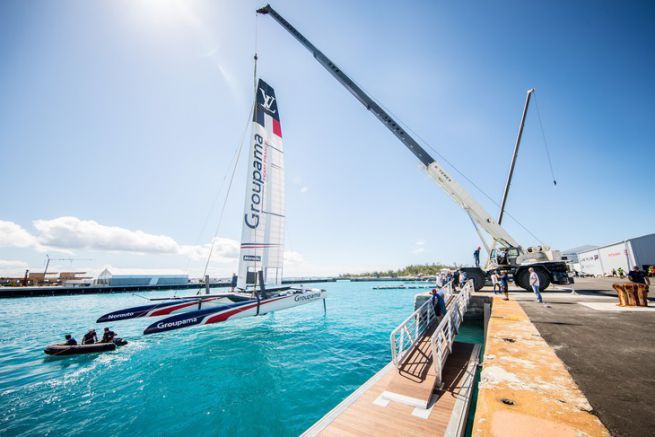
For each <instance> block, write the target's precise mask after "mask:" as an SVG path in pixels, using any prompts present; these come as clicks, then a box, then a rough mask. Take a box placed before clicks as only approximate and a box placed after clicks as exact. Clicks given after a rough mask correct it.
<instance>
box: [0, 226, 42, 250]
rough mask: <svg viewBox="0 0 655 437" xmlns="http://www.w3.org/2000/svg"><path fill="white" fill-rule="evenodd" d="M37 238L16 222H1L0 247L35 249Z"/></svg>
mask: <svg viewBox="0 0 655 437" xmlns="http://www.w3.org/2000/svg"><path fill="white" fill-rule="evenodd" d="M36 245H37V241H36V238H34V236H33V235H31V234H30V233H29V232H27V231H26V230H25V229H23V228H22V227H21V226H20V225H18V224H16V223H14V222H8V221H4V220H0V246H4V247H34V246H36Z"/></svg>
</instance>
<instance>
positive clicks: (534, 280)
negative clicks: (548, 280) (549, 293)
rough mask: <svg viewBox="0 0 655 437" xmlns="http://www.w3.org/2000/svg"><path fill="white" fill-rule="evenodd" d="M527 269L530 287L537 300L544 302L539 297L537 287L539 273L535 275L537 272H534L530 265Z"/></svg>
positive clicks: (538, 285) (538, 284)
mask: <svg viewBox="0 0 655 437" xmlns="http://www.w3.org/2000/svg"><path fill="white" fill-rule="evenodd" d="M528 271H529V272H530V286H531V287H532V291H534V294H536V295H537V302H539V303H544V301H543V300H542V299H541V293H540V292H539V287H540V286H541V284H540V283H539V275H537V272H535V271H534V269H533V268H532V267H530V268H529V269H528Z"/></svg>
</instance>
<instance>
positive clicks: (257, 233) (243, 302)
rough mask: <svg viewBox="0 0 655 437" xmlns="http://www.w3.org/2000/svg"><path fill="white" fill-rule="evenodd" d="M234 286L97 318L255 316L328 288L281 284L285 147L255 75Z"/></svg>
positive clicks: (169, 322) (268, 90)
mask: <svg viewBox="0 0 655 437" xmlns="http://www.w3.org/2000/svg"><path fill="white" fill-rule="evenodd" d="M247 163H248V171H247V173H246V174H247V175H248V176H247V178H248V179H247V183H246V199H245V205H244V215H243V228H242V233H241V251H240V254H239V273H238V277H237V281H236V291H232V292H229V293H218V294H205V295H197V296H186V297H173V298H164V299H161V298H159V299H149V300H150V301H151V302H152V303H150V304H149V305H142V306H137V307H132V308H127V309H123V310H119V311H114V312H111V313H108V314H105V315H103V316H102V317H100V318H99V319H98V323H101V322H115V321H119V320H126V319H133V318H138V317H158V316H169V317H166V318H164V319H161V320H159V321H157V322H155V323H153V324H151V325H150V326H148V327H147V328H146V329H145V330H144V334H154V333H157V332H164V331H170V330H173V329H179V328H186V327H189V326H194V325H207V324H211V323H219V322H225V321H227V320H233V319H240V318H243V317H249V316H260V315H264V314H267V313H271V312H274V311H280V310H284V309H287V308H293V307H296V306H299V305H303V304H306V303H310V302H313V301H318V300H323V304H325V298H326V297H327V292H326V291H325V290H321V289H316V288H304V287H300V288H296V287H290V286H286V287H285V286H283V285H282V268H283V261H284V222H285V215H284V212H285V211H284V148H283V143H282V128H281V126H280V114H279V111H278V105H277V100H276V98H275V92H274V90H273V88H272V87H271V86H270V85H268V84H267V83H266V82H264V81H263V80H262V79H259V81H258V83H257V95H256V98H255V108H254V110H253V119H252V129H251V136H250V151H249V153H248V161H247Z"/></svg>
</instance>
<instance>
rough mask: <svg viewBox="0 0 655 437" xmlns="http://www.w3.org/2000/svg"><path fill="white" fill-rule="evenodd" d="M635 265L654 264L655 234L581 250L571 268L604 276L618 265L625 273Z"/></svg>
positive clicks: (642, 266) (643, 267)
mask: <svg viewBox="0 0 655 437" xmlns="http://www.w3.org/2000/svg"><path fill="white" fill-rule="evenodd" d="M636 265H638V266H639V267H640V268H641V269H648V267H650V266H653V265H655V234H648V235H644V236H641V237H637V238H631V239H629V240H625V241H619V242H618V243H614V244H609V245H607V246H602V247H598V248H595V249H589V250H584V251H581V252H579V253H578V254H577V263H574V264H573V268H574V269H575V270H577V271H578V272H580V273H583V274H587V275H594V276H606V275H611V274H612V270H613V269H614V270H618V269H619V267H621V268H623V270H624V271H625V272H626V273H627V272H628V271H630V270H631V269H632V267H634V266H636Z"/></svg>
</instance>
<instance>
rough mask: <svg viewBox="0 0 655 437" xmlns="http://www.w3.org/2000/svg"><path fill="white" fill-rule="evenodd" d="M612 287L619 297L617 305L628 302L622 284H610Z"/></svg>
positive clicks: (621, 305)
mask: <svg viewBox="0 0 655 437" xmlns="http://www.w3.org/2000/svg"><path fill="white" fill-rule="evenodd" d="M612 288H613V289H614V290H615V291H616V295H617V296H618V297H619V306H620V307H624V306H626V305H627V304H628V299H627V296H626V293H625V289H624V288H623V284H612Z"/></svg>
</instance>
